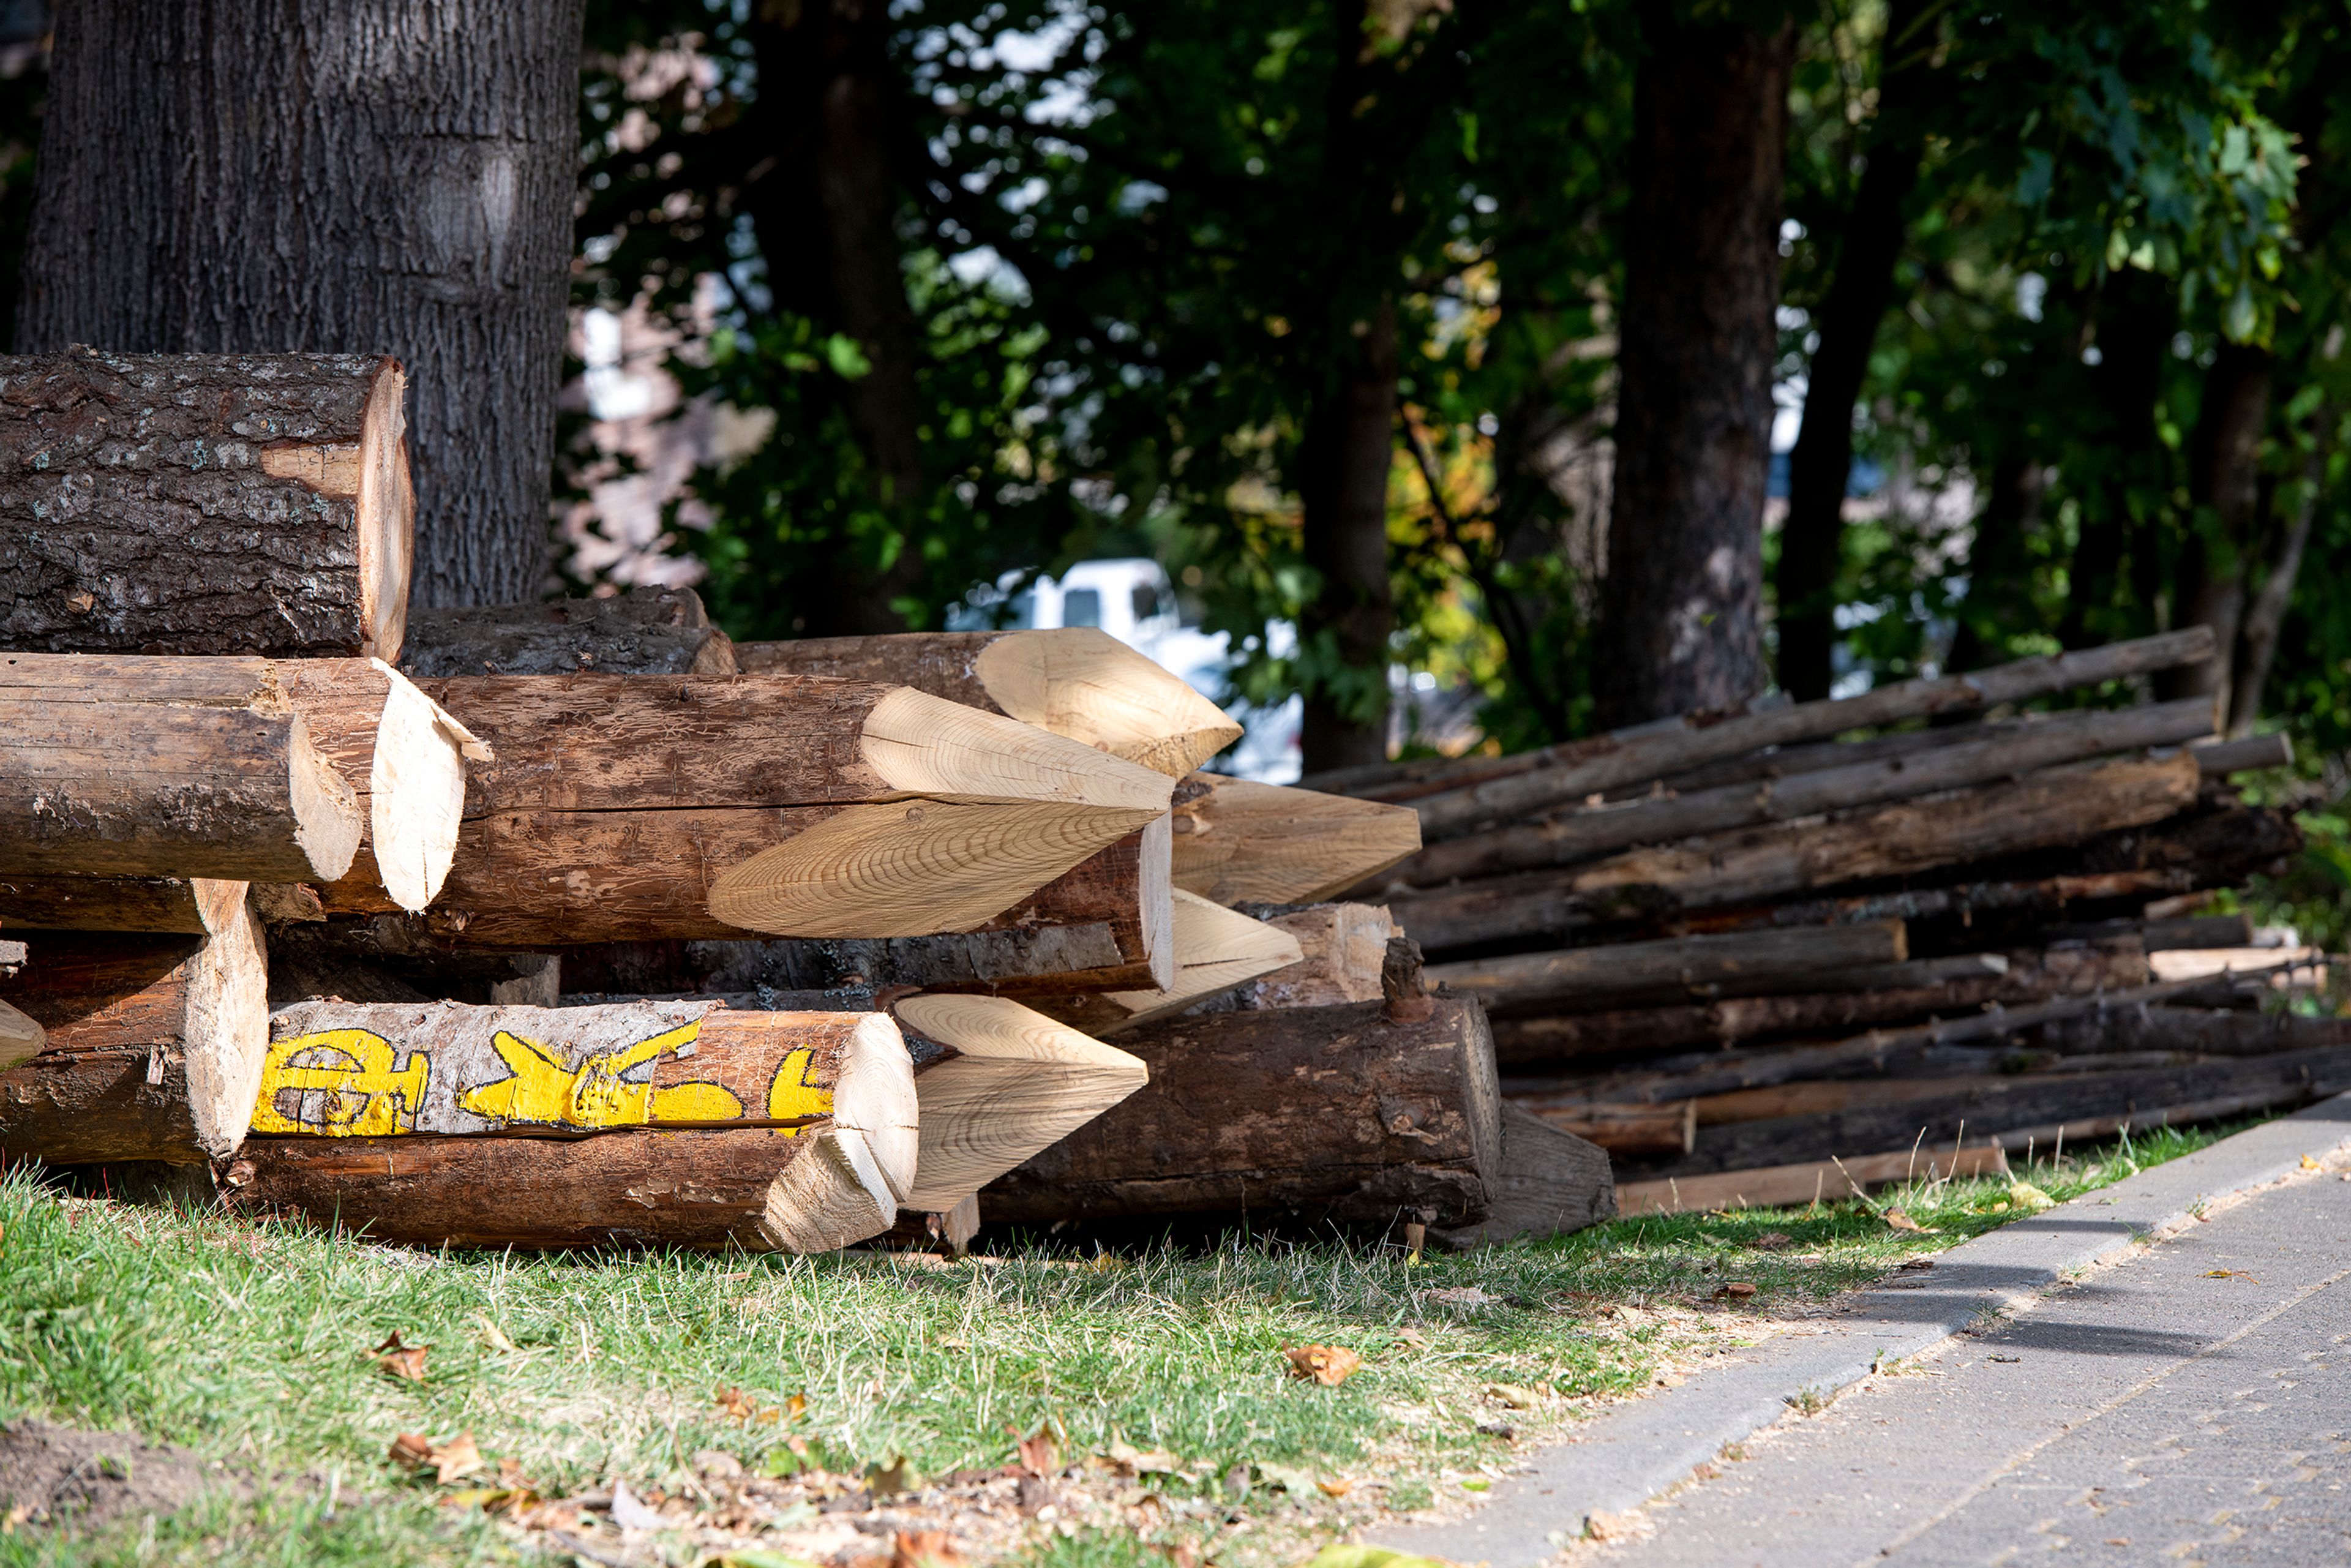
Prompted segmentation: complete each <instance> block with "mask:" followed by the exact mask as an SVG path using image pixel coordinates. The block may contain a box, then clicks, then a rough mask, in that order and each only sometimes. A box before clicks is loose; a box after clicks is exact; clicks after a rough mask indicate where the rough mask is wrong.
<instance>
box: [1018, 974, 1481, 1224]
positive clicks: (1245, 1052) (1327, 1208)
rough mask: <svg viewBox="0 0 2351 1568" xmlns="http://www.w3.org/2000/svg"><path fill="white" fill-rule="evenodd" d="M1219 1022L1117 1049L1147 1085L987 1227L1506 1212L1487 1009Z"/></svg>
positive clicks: (1453, 1006)
mask: <svg viewBox="0 0 2351 1568" xmlns="http://www.w3.org/2000/svg"><path fill="white" fill-rule="evenodd" d="M1385 1008H1386V1004H1384V1003H1378V1002H1365V1003H1361V1004H1358V1005H1356V1006H1353V1007H1343V1008H1296V1009H1278V1010H1273V1011H1266V1012H1241V1013H1214V1014H1208V1015H1206V1016H1203V1017H1197V1018H1180V1019H1166V1020H1164V1021H1161V1022H1158V1023H1153V1024H1145V1025H1144V1026H1143V1027H1142V1028H1140V1029H1137V1030H1133V1031H1131V1032H1129V1033H1127V1034H1123V1035H1122V1036H1120V1037H1119V1045H1120V1048H1121V1049H1123V1050H1124V1051H1131V1052H1133V1053H1134V1055H1135V1056H1138V1057H1140V1058H1142V1059H1143V1061H1144V1064H1145V1065H1146V1066H1147V1067H1148V1068H1149V1069H1150V1072H1151V1082H1150V1083H1149V1084H1148V1085H1147V1086H1146V1087H1144V1088H1143V1089H1141V1090H1138V1091H1137V1092H1135V1093H1134V1095H1133V1096H1131V1097H1130V1098H1128V1099H1127V1100H1125V1101H1123V1103H1120V1104H1118V1105H1117V1106H1115V1107H1113V1109H1111V1110H1110V1111H1108V1112H1106V1113H1103V1114H1102V1116H1101V1117H1099V1118H1097V1119H1096V1120H1094V1121H1093V1122H1091V1123H1089V1124H1087V1125H1085V1126H1083V1127H1081V1128H1080V1129H1078V1131H1076V1132H1075V1133H1072V1134H1071V1135H1070V1136H1068V1137H1067V1138H1064V1139H1063V1140H1061V1142H1060V1143H1059V1144H1056V1145H1053V1146H1052V1147H1051V1148H1050V1149H1047V1150H1046V1151H1045V1152H1044V1153H1043V1154H1040V1155H1038V1156H1037V1157H1036V1158H1034V1159H1032V1160H1030V1161H1029V1163H1028V1164H1027V1165H1025V1166H1021V1167H1020V1168H1019V1170H1016V1171H1014V1172H1012V1173H1010V1174H1009V1175H1008V1176H1004V1177H1002V1178H1001V1179H999V1180H998V1181H996V1182H994V1183H991V1184H990V1185H989V1186H987V1189H986V1190H985V1191H984V1192H983V1193H982V1194H981V1195H980V1200H979V1201H980V1207H981V1209H982V1211H983V1212H984V1213H986V1214H987V1216H988V1218H991V1219H1006V1220H1017V1221H1035V1222H1046V1221H1051V1220H1056V1219H1086V1218H1108V1217H1112V1216H1122V1215H1146V1214H1182V1213H1231V1212H1262V1211H1263V1210H1266V1209H1268V1208H1275V1209H1304V1210H1311V1211H1313V1212H1314V1213H1317V1214H1321V1215H1328V1216H1330V1217H1331V1218H1338V1219H1343V1220H1352V1221H1358V1222H1368V1223H1372V1224H1381V1225H1384V1224H1389V1223H1392V1222H1394V1221H1395V1220H1396V1219H1397V1218H1405V1219H1416V1220H1419V1221H1421V1222H1422V1223H1426V1224H1431V1225H1440V1226H1462V1225H1470V1224H1474V1223H1476V1222H1477V1221H1478V1220H1479V1218H1482V1217H1483V1216H1484V1215H1485V1213H1486V1212H1487V1210H1488V1208H1489V1206H1490V1205H1491V1203H1492V1194H1491V1189H1490V1187H1489V1179H1490V1177H1491V1175H1492V1173H1493V1172H1494V1171H1495V1170H1496V1169H1497V1168H1498V1161H1499V1157H1500V1154H1501V1132H1500V1122H1499V1116H1500V1099H1499V1092H1498V1091H1497V1090H1496V1087H1495V1083H1494V1076H1493V1072H1494V1070H1493V1052H1492V1047H1491V1045H1490V1043H1489V1038H1488V1035H1487V1032H1486V1022H1485V1012H1484V1009H1482V1008H1480V1007H1479V1005H1478V1002H1477V1000H1476V999H1475V998H1469V997H1440V998H1430V999H1429V1010H1428V1012H1427V1014H1426V1016H1425V1017H1423V1018H1422V1019H1419V1020H1418V1021H1413V1022H1398V1021H1395V1020H1394V1019H1391V1018H1390V1017H1388V1016H1387V1013H1386V1012H1385V1011H1384V1009H1385Z"/></svg>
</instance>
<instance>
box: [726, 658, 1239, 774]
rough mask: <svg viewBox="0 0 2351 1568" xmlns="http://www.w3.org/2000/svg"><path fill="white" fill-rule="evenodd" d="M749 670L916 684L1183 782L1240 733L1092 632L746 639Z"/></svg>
mask: <svg viewBox="0 0 2351 1568" xmlns="http://www.w3.org/2000/svg"><path fill="white" fill-rule="evenodd" d="M735 660H736V664H737V667H739V668H740V669H742V670H743V671H745V672H746V673H747V674H792V675H826V676H831V677H833V678H836V679H841V680H852V681H873V682H883V683H887V684H890V685H904V686H912V687H913V688H914V690H916V691H918V692H927V693H929V694H930V695H933V696H938V697H945V698H946V699H947V700H948V701H950V702H956V703H961V704H962V705H964V706H967V707H976V708H978V709H981V710H982V711H984V712H987V713H998V714H1002V715H1004V716H1006V717H1008V718H1017V719H1019V720H1020V721H1021V722H1022V723H1024V724H1033V725H1035V726H1036V727H1038V728H1040V729H1045V730H1050V731H1051V732H1052V733H1054V734H1055V735H1061V736H1067V737H1069V738H1071V740H1075V741H1079V742H1081V743H1082V744H1084V745H1087V746H1091V747H1097V748H1098V749H1100V750H1102V751H1106V752H1108V753H1110V754H1111V755H1112V756H1113V757H1119V758H1125V759H1126V760H1127V761H1129V762H1134V763H1138V764H1140V765H1141V766H1143V767H1144V768H1151V769H1152V770H1154V771H1155V772H1159V773H1164V774H1166V775H1167V776H1168V777H1170V778H1173V779H1181V778H1183V777H1184V776H1185V775H1186V774H1187V773H1190V772H1191V771H1192V770H1193V769H1194V768H1198V767H1199V766H1200V765H1201V764H1202V763H1204V762H1206V761H1207V760H1208V759H1209V758H1212V757H1214V756H1216V754H1217V752H1219V751H1222V750H1223V749H1224V748H1225V747H1228V746H1230V745H1231V744H1232V743H1233V742H1234V741H1236V740H1238V739H1239V738H1240V737H1241V727H1240V726H1239V725H1238V724H1235V723H1234V722H1233V721H1232V720H1231V719H1229V718H1228V717H1226V716H1225V715H1224V714H1223V712H1221V711H1220V710H1219V709H1218V708H1217V706H1216V705H1215V704H1214V703H1211V702H1210V701H1208V699H1207V698H1206V697H1204V696H1202V695H1200V694H1199V693H1197V692H1196V691H1194V690H1193V689H1192V688H1191V687H1190V686H1188V685H1185V684H1184V682H1183V681H1182V680H1181V679H1179V678H1178V677H1176V676H1175V675H1173V674H1169V673H1168V672H1167V671H1165V670H1163V669H1161V668H1160V667H1159V666H1158V665H1157V664H1153V663H1152V662H1151V661H1150V660H1149V659H1147V658H1144V656H1143V655H1142V654H1141V653H1136V652H1135V651H1134V649H1132V648H1129V647H1128V646H1127V645H1126V644H1125V643H1121V642H1120V641H1119V640H1118V639H1117V638H1115V637H1113V636H1112V635H1111V634H1110V633H1108V632H1103V631H1101V630H1099V629H1097V628H1094V627H1090V626H1088V627H1070V628H1067V629H1064V630H1060V631H1025V632H904V633H900V634H897V635H892V636H882V637H810V638H805V639H802V640H800V641H799V642H793V643H740V644H738V645H737V648H736V650H735Z"/></svg>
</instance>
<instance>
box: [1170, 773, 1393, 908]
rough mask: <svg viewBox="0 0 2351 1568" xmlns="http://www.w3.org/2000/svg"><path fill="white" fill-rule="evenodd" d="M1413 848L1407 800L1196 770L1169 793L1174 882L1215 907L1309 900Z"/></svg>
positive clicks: (1381, 867) (1359, 879)
mask: <svg viewBox="0 0 2351 1568" xmlns="http://www.w3.org/2000/svg"><path fill="white" fill-rule="evenodd" d="M1419 848H1420V817H1419V815H1418V813H1416V812H1415V811H1413V810H1411V809H1410V808H1408V807H1404V806H1383V805H1380V804H1378V803H1377V802H1375V801H1371V800H1350V799H1349V798H1347V797H1346V796H1344V795H1322V794H1317V793H1316V792H1315V791H1313V790H1311V789H1289V788H1287V787H1285V786H1283V785H1280V784H1259V783H1254V782H1252V781H1250V780H1249V779H1227V778H1221V777H1219V776H1217V775H1216V774H1213V773H1195V774H1193V775H1192V776H1191V777H1190V778H1188V779H1185V780H1184V782H1183V784H1182V786H1181V787H1180V788H1178V789H1177V790H1176V792H1175V885H1176V886H1177V887H1180V888H1182V889H1183V890H1184V891H1186V893H1196V894H1199V895H1200V896H1201V897H1202V898H1207V899H1212V900H1214V901H1215V902H1216V903H1218V904H1314V903H1318V902H1320V901H1322V900H1323V899H1326V898H1329V897H1331V896H1332V895H1333V894H1337V893H1340V892H1342V891H1343V890H1345V889H1347V888H1350V887H1353V886H1354V885H1355V884H1356V883H1360V882H1363V881H1364V880H1365V879H1366V878H1370V877H1374V876H1376V875H1377V874H1378V873H1381V872H1384V871H1386V870H1387V869H1388V868H1389V867H1391V866H1393V865H1395V863H1396V862H1399V861H1401V860H1404V859H1405V857H1406V856H1408V855H1410V854H1411V853H1412V852H1414V851H1416V850H1417V849H1419Z"/></svg>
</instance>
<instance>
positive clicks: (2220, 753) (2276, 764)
mask: <svg viewBox="0 0 2351 1568" xmlns="http://www.w3.org/2000/svg"><path fill="white" fill-rule="evenodd" d="M2195 751H2196V766H2197V767H2199V768H2202V769H2203V770H2204V777H2205V778H2207V779H2226V778H2228V777H2229V776H2230V775H2231V774H2232V773H2258V772H2262V771H2264V770H2266V769H2268V768H2291V767H2293V766H2294V741H2293V740H2292V739H2291V738H2290V737H2286V736H2283V735H2249V736H2247V737H2245V738H2244V739H2242V740H2216V741H2214V742H2212V743H2211V744H2210V745H2209V746H2199V747H2196V748H2195Z"/></svg>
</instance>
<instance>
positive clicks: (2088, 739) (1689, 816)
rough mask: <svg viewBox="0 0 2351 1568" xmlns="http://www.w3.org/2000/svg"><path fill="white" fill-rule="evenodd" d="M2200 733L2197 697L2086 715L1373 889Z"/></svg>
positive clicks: (1637, 804)
mask: <svg viewBox="0 0 2351 1568" xmlns="http://www.w3.org/2000/svg"><path fill="white" fill-rule="evenodd" d="M2212 723H2213V717H2212V704H2211V702H2210V699H2209V698H2204V697H2190V698H2185V699H2183V700H2181V701H2179V702H2174V703H2164V704H2161V705H2159V706H2153V707H2138V708H2118V709H2099V708H2092V709H2086V710H2084V711H2082V712H2079V713H2074V714H2066V715H2063V716H2058V717H2054V718H2049V719H2044V720H2042V721H2040V722H2038V723H2035V724H2032V725H2029V726H2025V727H2022V728H2020V729H2017V730H2015V731H2012V732H2010V733H2006V734H2001V735H1996V736H1992V737H1987V738H1983V739H1979V740H1973V741H1962V742H1957V743H1954V744H1951V745H1948V746H1942V747H1935V748H1933V749H1930V750H1923V751H1919V752H1917V753H1915V754H1913V755H1910V756H1907V757H1899V758H1891V759H1889V760H1886V761H1876V762H1864V763H1857V764H1855V765H1853V766H1849V767H1844V768H1824V769H1823V770H1821V771H1819V772H1806V773H1801V774H1798V775H1796V776H1794V777H1792V778H1787V779H1763V780H1761V781H1757V782H1750V783H1738V784H1725V785H1722V786H1719V787H1718V788H1716V789H1700V790H1696V791H1693V792H1691V793H1689V794H1685V795H1667V796H1661V797H1656V798H1652V799H1646V800H1630V801H1625V802H1623V803H1621V804H1618V805H1613V806H1596V807H1592V808H1589V809H1587V810H1576V811H1570V812H1566V813H1564V814H1562V815H1561V816H1559V817H1556V818H1554V819H1552V820H1551V821H1543V822H1534V823H1528V824H1524V825H1521V826H1515V827H1508V828H1500V829H1497V830H1494V831H1489V832H1483V833H1474V834H1468V835H1466V836H1462V837H1458V838H1454V839H1450V840H1448V841H1445V842H1442V843H1437V844H1432V845H1430V846H1429V847H1428V848H1426V849H1425V850H1423V851H1421V852H1419V853H1418V854H1416V855H1414V856H1413V857H1412V858H1411V859H1409V860H1406V861H1405V862H1402V863H1400V864H1398V865H1396V866H1395V868H1394V869H1393V870H1392V871H1390V872H1389V873H1386V876H1385V878H1384V882H1385V883H1392V884H1399V885H1412V884H1418V885H1423V886H1427V885H1434V884H1436V883H1443V882H1448V881H1453V880H1456V879H1466V878H1471V877H1486V876H1499V875H1501V874H1504V873H1509V872H1513V871H1523V870H1528V869H1531V868H1535V867H1541V866H1552V865H1567V864H1571V863H1573V862H1577V861H1582V860H1589V859H1591V858H1593V857H1594V856H1597V855H1602V854H1605V853H1607V852H1610V851H1612V850H1619V849H1624V848H1626V847H1628V846H1630V845H1634V844H1657V843H1668V842H1671V841H1676V840H1680V839H1687V838H1692V837H1695V836H1698V835H1699V834H1704V833H1719V832H1727V831H1731V830H1733V829H1737V828H1742V827H1751V826H1757V825H1760V824H1762V823H1766V822H1783V821H1795V820H1797V819H1799V818H1803V817H1812V816H1818V815H1820V814H1822V813H1823V812H1828V811H1841V810H1850V809H1852V808H1855V807H1858V806H1865V805H1869V804H1872V803H1874V802H1876V801H1881V800H1914V799H1916V798H1917V797H1918V796H1921V795H1931V794H1934V793H1937V792H1938V791H1941V790H1946V789H1965V788H1968V787H1970V786H1972V785H1978V784H1989V783H1992V782H1995V781H1997V780H1999V779H2007V778H2011V777H2014V776H2015V775H2017V774H2021V773H2027V772H2031V771H2032V770H2034V769H2036V768H2050V767H2056V766H2059V765H2062V764H2064V763H2069V762H2078V761H2081V760H2082V759H2084V758H2091V757H2099V756H2103V755H2105V754H2106V753H2109V752H2116V751H2133V750H2137V749H2139V748H2141V747H2154V746H2170V745H2175V744H2178V743H2179V742H2181V741H2186V740H2191V739H2193V738H2195V737H2198V736H2202V735H2208V734H2210V732H2211V729H2212Z"/></svg>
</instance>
